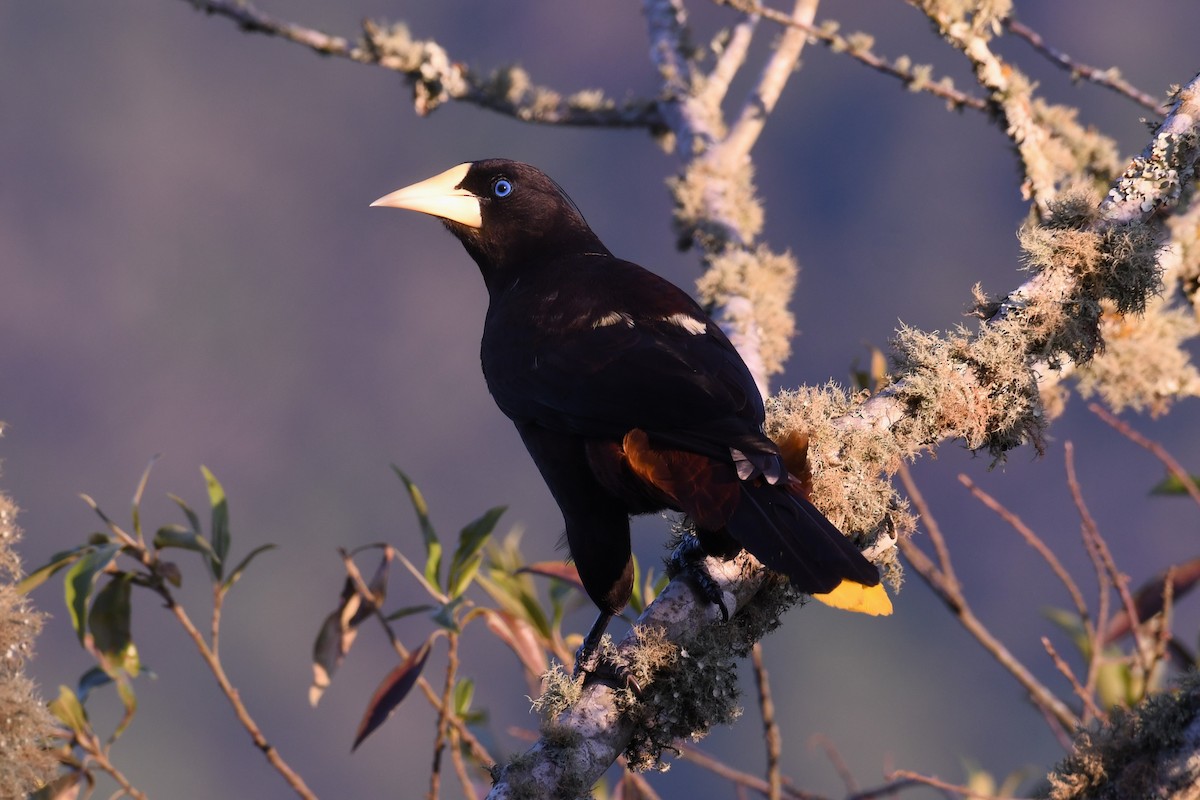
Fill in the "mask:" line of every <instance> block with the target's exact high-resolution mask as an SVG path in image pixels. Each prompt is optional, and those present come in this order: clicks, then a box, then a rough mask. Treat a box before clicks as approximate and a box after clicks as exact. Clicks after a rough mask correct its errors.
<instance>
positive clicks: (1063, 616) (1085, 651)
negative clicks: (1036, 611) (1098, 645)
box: [1042, 607, 1092, 658]
mask: <svg viewBox="0 0 1200 800" xmlns="http://www.w3.org/2000/svg"><path fill="white" fill-rule="evenodd" d="M1042 616H1043V617H1045V618H1046V619H1048V620H1050V621H1051V622H1053V623H1054V624H1055V625H1057V626H1058V627H1059V628H1060V629H1062V631H1063V633H1065V634H1067V635H1068V636H1070V637H1071V642H1072V643H1073V644H1074V645H1075V649H1076V650H1078V651H1079V652H1080V654H1082V655H1083V657H1084V658H1091V653H1092V645H1091V641H1090V637H1089V636H1088V630H1087V627H1086V626H1084V624H1083V620H1082V619H1080V618H1079V615H1078V614H1076V613H1075V612H1074V611H1067V610H1066V609H1063V608H1049V607H1048V608H1043V609H1042Z"/></svg>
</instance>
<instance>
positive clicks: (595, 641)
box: [575, 611, 642, 697]
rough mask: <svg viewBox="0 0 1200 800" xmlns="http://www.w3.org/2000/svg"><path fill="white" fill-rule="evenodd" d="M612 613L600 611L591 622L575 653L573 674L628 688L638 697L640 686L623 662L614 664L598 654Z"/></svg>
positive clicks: (589, 679) (587, 679)
mask: <svg viewBox="0 0 1200 800" xmlns="http://www.w3.org/2000/svg"><path fill="white" fill-rule="evenodd" d="M612 618H613V615H612V614H610V613H609V612H607V611H601V612H600V616H598V617H596V621H595V622H593V623H592V628H591V630H589V631H588V632H587V636H585V637H583V644H581V645H579V650H578V651H577V652H576V653H575V674H576V675H579V673H581V672H582V673H583V674H584V680H585V681H600V682H602V683H605V684H607V685H609V686H612V687H614V688H617V689H620V688H625V689H629V690H630V691H631V692H633V693H634V694H635V695H637V696H638V697H641V695H642V686H641V684H639V683H638V682H637V679H636V678H634V677H633V675H632V673H630V671H629V668H628V667H626V666H625V665H624V664H614V663H613V662H612V661H608V660H606V659H604V658H602V657H601V656H600V639H601V638H603V636H604V631H605V629H606V628H608V623H609V622H610V621H611V620H612Z"/></svg>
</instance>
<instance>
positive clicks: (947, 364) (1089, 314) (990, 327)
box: [814, 76, 1200, 456]
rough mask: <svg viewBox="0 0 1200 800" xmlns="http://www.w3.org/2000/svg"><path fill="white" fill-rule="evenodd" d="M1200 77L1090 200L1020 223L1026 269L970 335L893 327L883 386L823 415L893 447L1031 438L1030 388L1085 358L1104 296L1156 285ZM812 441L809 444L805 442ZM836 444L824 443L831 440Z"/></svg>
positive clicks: (1189, 157)
mask: <svg viewBox="0 0 1200 800" xmlns="http://www.w3.org/2000/svg"><path fill="white" fill-rule="evenodd" d="M1198 86H1200V76H1197V78H1194V79H1193V80H1192V82H1191V83H1189V84H1188V85H1187V86H1186V87H1184V89H1182V90H1180V92H1179V93H1178V94H1177V96H1176V100H1175V103H1174V106H1173V107H1172V110H1171V113H1170V114H1169V115H1168V117H1167V119H1166V120H1164V122H1163V124H1162V125H1161V126H1160V127H1159V129H1158V130H1157V131H1156V132H1155V134H1154V137H1153V138H1152V140H1151V142H1150V144H1149V145H1148V146H1147V147H1146V149H1145V150H1144V151H1143V153H1142V154H1141V155H1140V156H1138V157H1137V158H1136V159H1134V160H1133V161H1132V162H1131V164H1130V166H1129V167H1128V168H1127V169H1126V171H1125V172H1124V174H1123V175H1122V176H1121V177H1120V178H1119V179H1118V180H1117V181H1116V182H1115V183H1114V184H1113V188H1112V189H1111V190H1110V192H1109V194H1108V196H1107V197H1106V198H1105V200H1104V202H1103V203H1101V204H1098V205H1096V206H1091V205H1090V204H1089V203H1087V202H1084V201H1081V200H1079V199H1068V200H1066V201H1064V202H1063V203H1059V204H1057V205H1055V206H1053V208H1054V209H1055V211H1054V215H1053V217H1052V219H1051V221H1050V222H1049V223H1048V224H1045V225H1041V226H1035V227H1032V228H1028V229H1027V231H1026V235H1025V244H1026V253H1027V254H1028V259H1029V263H1028V266H1029V267H1030V268H1031V269H1033V270H1034V271H1035V274H1034V275H1033V277H1031V278H1030V279H1029V280H1028V281H1026V282H1025V283H1024V284H1022V285H1021V286H1020V287H1018V288H1017V289H1016V290H1015V291H1013V292H1012V293H1010V294H1009V295H1008V296H1007V297H1005V298H1002V299H1000V300H997V301H989V300H987V299H986V298H982V297H981V298H979V302H978V306H979V312H980V314H981V315H982V316H983V317H984V324H983V325H982V326H981V328H980V330H979V331H978V333H971V332H969V331H967V330H966V329H961V328H960V329H959V330H957V331H955V332H953V333H951V334H949V335H945V336H941V335H936V334H925V333H920V332H913V331H902V332H901V335H900V338H899V340H898V346H899V352H898V353H897V361H898V364H899V369H898V370H897V373H896V374H895V376H894V382H893V383H892V385H891V386H889V387H887V388H885V389H884V390H882V391H880V392H879V393H877V394H876V395H875V396H873V397H871V398H870V399H868V400H866V401H865V402H863V403H861V404H859V405H857V406H856V407H855V408H854V409H853V410H851V411H850V412H849V413H847V414H846V415H844V416H843V417H841V418H839V419H838V420H836V421H835V424H836V426H837V427H838V428H839V429H840V430H843V431H849V430H874V431H877V432H879V433H883V432H891V434H892V436H893V437H895V438H896V439H897V440H898V441H903V442H904V444H903V446H902V447H901V449H902V450H903V452H905V453H912V452H916V450H917V449H919V448H921V447H929V446H933V445H935V444H936V443H938V442H940V441H941V440H943V439H946V438H950V437H961V438H964V439H966V440H967V442H968V444H971V445H972V446H985V447H988V448H989V449H990V450H992V452H993V453H994V454H995V455H997V456H1001V455H1002V454H1003V453H1004V452H1005V451H1006V450H1008V449H1011V448H1012V447H1014V446H1016V445H1018V444H1020V443H1021V442H1023V441H1033V442H1035V443H1036V442H1037V441H1038V432H1039V431H1040V429H1041V428H1042V426H1043V424H1044V417H1043V411H1042V408H1041V405H1040V401H1039V398H1038V391H1037V390H1038V385H1039V382H1041V381H1042V380H1043V377H1044V374H1045V373H1039V372H1038V371H1037V370H1035V367H1036V366H1037V365H1038V364H1039V363H1044V364H1049V365H1050V366H1051V367H1052V366H1053V364H1054V360H1055V359H1067V358H1069V359H1072V360H1075V361H1082V360H1086V359H1087V357H1089V356H1090V355H1091V354H1092V353H1093V352H1094V351H1095V348H1096V347H1097V346H1098V345H1099V344H1100V341H1101V340H1100V337H1099V332H1098V330H1097V328H1096V325H1097V324H1098V322H1099V318H1100V309H1101V306H1102V304H1103V303H1104V302H1111V303H1113V304H1114V305H1115V306H1117V308H1118V310H1121V311H1123V312H1124V311H1136V310H1138V309H1144V308H1145V305H1146V303H1147V302H1148V299H1149V298H1150V297H1151V296H1153V294H1154V293H1155V292H1156V291H1157V290H1158V288H1159V267H1158V262H1157V259H1156V257H1157V253H1158V243H1159V238H1158V237H1160V235H1161V233H1160V229H1159V227H1158V226H1157V225H1156V224H1155V222H1154V220H1155V219H1157V217H1158V216H1159V215H1161V214H1163V213H1166V212H1168V211H1169V210H1170V209H1171V208H1172V207H1173V205H1174V204H1175V203H1177V202H1178V201H1179V199H1180V197H1181V196H1182V189H1183V187H1185V186H1189V185H1191V184H1192V183H1193V182H1194V181H1195V169H1196V162H1197V158H1198V157H1200V92H1198ZM816 444H817V443H816V442H814V445H816ZM833 446H834V447H835V450H836V445H835V444H834V445H833Z"/></svg>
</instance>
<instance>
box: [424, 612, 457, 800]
mask: <svg viewBox="0 0 1200 800" xmlns="http://www.w3.org/2000/svg"><path fill="white" fill-rule="evenodd" d="M446 641H447V643H448V646H447V648H446V682H445V684H444V685H443V687H442V701H441V704H440V707H439V708H438V715H437V735H436V736H435V737H434V740H433V768H432V769H431V770H430V772H429V800H437V797H438V790H439V787H440V785H441V780H442V752H443V751H444V750H445V749H446V731H447V728H448V726H449V718H450V717H452V716H455V714H454V708H453V707H454V678H455V675H456V674H457V672H458V634H457V633H455V632H454V631H450V632H449V633H447V634H446Z"/></svg>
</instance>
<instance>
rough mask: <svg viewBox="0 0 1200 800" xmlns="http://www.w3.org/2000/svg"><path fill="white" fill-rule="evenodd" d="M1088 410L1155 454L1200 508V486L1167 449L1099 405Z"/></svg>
mask: <svg viewBox="0 0 1200 800" xmlns="http://www.w3.org/2000/svg"><path fill="white" fill-rule="evenodd" d="M1088 410H1089V411H1091V412H1092V413H1093V414H1095V415H1096V416H1098V417H1099V418H1100V419H1102V420H1104V421H1105V422H1106V423H1108V425H1109V426H1110V427H1111V428H1112V429H1113V430H1115V431H1116V432H1117V433H1119V434H1121V435H1122V436H1124V437H1125V438H1126V439H1128V440H1129V441H1131V442H1133V443H1134V444H1136V445H1138V446H1140V447H1142V448H1145V449H1146V450H1148V451H1150V453H1151V454H1153V456H1154V457H1155V458H1157V459H1158V460H1159V461H1161V462H1162V463H1163V466H1165V467H1166V468H1167V470H1169V471H1170V473H1171V474H1172V475H1174V476H1175V478H1176V480H1178V481H1179V482H1180V483H1181V484H1182V485H1183V488H1184V489H1185V490H1186V491H1187V493H1188V496H1190V497H1191V498H1192V500H1194V501H1195V502H1196V505H1198V506H1200V486H1197V485H1196V481H1194V480H1193V479H1192V476H1191V475H1189V474H1188V471H1187V470H1186V469H1184V468H1183V465H1182V464H1180V463H1179V462H1178V461H1176V460H1175V457H1174V456H1172V455H1171V454H1170V453H1169V452H1168V451H1167V449H1166V448H1165V447H1163V446H1162V445H1161V444H1159V443H1158V442H1155V441H1153V440H1151V439H1148V438H1146V437H1145V436H1143V435H1142V434H1140V433H1138V432H1137V431H1135V430H1134V429H1133V428H1132V427H1131V426H1130V425H1128V424H1127V423H1125V422H1124V421H1122V420H1120V419H1118V418H1117V416H1116V415H1115V414H1113V413H1112V412H1111V411H1109V410H1108V409H1107V408H1105V407H1104V406H1102V405H1100V404H1099V403H1088Z"/></svg>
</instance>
